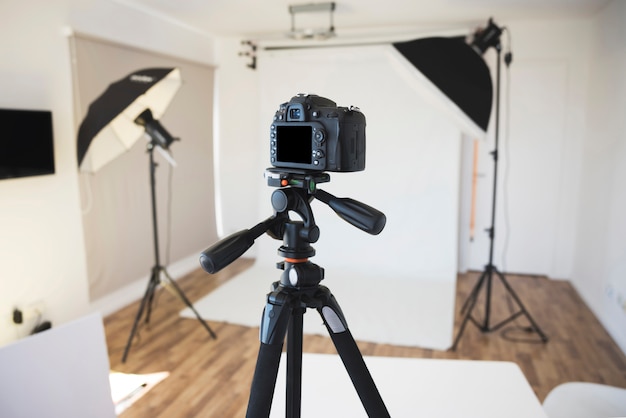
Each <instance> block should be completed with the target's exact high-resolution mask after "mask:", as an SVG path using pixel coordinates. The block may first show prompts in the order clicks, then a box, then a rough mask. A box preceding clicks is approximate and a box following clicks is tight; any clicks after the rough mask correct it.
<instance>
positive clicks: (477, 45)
mask: <svg viewBox="0 0 626 418" xmlns="http://www.w3.org/2000/svg"><path fill="white" fill-rule="evenodd" d="M501 33H502V29H501V28H499V27H498V26H496V25H495V24H494V23H493V20H491V19H490V20H489V23H488V26H487V28H486V29H484V30H483V31H481V32H479V33H477V35H476V38H475V39H474V41H473V43H472V47H474V49H475V50H476V51H477V52H479V53H480V54H482V53H484V52H485V51H486V50H487V49H488V48H489V47H490V46H493V47H494V48H495V49H496V52H497V63H496V122H495V123H496V126H495V149H494V151H493V152H491V155H492V156H493V161H494V164H493V194H492V201H491V227H490V228H488V229H487V232H488V234H489V240H490V246H489V263H488V264H487V265H486V266H485V270H484V271H483V272H482V274H481V276H480V278H479V279H478V282H477V283H476V285H475V286H474V288H473V290H472V291H471V293H470V295H469V297H468V298H467V300H466V301H465V303H464V304H463V307H462V309H461V313H463V312H465V316H464V317H463V320H462V322H461V325H460V327H459V333H458V334H457V336H456V338H455V340H454V344H453V345H452V347H451V350H453V351H454V350H456V347H457V346H458V344H459V340H460V339H461V336H462V335H463V331H464V330H465V326H466V325H467V322H468V321H469V320H471V321H472V322H473V323H474V324H475V325H476V326H477V327H478V329H480V330H481V331H482V332H492V331H496V330H498V329H500V328H501V327H502V326H504V325H505V324H507V323H509V322H511V321H513V320H514V319H516V318H518V317H519V316H521V315H523V316H525V317H526V318H527V319H528V321H529V322H530V324H531V327H530V328H531V329H532V331H534V332H536V333H537V334H538V335H539V337H540V338H541V341H542V342H544V343H546V342H547V341H548V337H547V336H546V335H545V334H544V333H543V332H542V331H541V329H540V328H539V326H538V325H537V324H536V323H535V321H534V320H533V318H532V317H531V316H530V314H529V313H528V311H527V310H526V308H525V307H524V305H523V303H522V301H521V299H520V298H519V296H518V295H517V294H516V293H515V291H514V290H513V288H512V287H511V285H510V284H509V283H508V282H507V280H506V278H505V277H504V275H503V274H502V273H501V272H500V271H498V269H497V267H496V266H495V265H494V264H493V250H494V237H495V221H496V189H497V184H498V181H497V180H498V142H499V141H498V140H499V132H500V129H499V128H500V65H501V52H502V45H501V43H500V35H501ZM509 60H510V57H507V62H510V61H509ZM494 275H495V277H496V278H498V279H500V281H501V282H502V284H503V285H504V288H505V289H506V291H507V292H508V293H509V294H510V295H511V297H512V298H513V300H514V301H515V303H516V304H517V305H518V307H519V310H518V311H517V312H515V313H513V314H512V315H511V316H509V317H508V318H506V319H504V320H503V321H501V322H499V323H498V324H496V325H490V319H491V318H490V314H491V290H492V282H493V279H494ZM483 286H484V288H485V315H484V318H483V321H482V322H479V321H477V320H476V319H475V318H474V317H473V316H472V311H473V310H474V307H475V306H476V302H477V300H478V296H479V293H480V291H481V290H483Z"/></svg>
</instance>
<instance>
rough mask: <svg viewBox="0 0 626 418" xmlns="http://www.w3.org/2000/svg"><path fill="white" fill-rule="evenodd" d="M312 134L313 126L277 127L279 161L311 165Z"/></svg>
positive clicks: (277, 155) (277, 154)
mask: <svg viewBox="0 0 626 418" xmlns="http://www.w3.org/2000/svg"><path fill="white" fill-rule="evenodd" d="M312 132H313V128H312V127H311V126H293V125H289V126H277V127H276V157H277V160H278V161H280V162H283V163H299V164H311V156H312V154H313V145H312V141H313V140H312Z"/></svg>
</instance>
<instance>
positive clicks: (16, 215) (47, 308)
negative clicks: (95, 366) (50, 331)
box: [0, 0, 215, 344]
mask: <svg viewBox="0 0 626 418" xmlns="http://www.w3.org/2000/svg"><path fill="white" fill-rule="evenodd" d="M0 15H2V16H3V23H2V26H1V27H0V36H1V37H2V43H0V56H2V68H1V70H0V72H1V73H2V78H1V80H0V90H1V91H2V92H3V94H2V95H1V97H0V106H1V107H4V108H24V109H48V110H52V114H53V125H54V140H55V160H56V174H54V175H50V176H43V177H32V178H22V179H11V180H2V181H0V201H1V202H2V204H1V205H0V231H2V234H1V235H0V344H4V343H6V342H8V341H11V340H13V339H15V338H17V337H18V336H22V335H25V334H27V333H28V332H29V331H30V329H31V328H32V325H34V321H36V317H32V318H31V317H29V318H27V319H28V321H27V322H28V323H27V324H25V325H24V326H23V327H21V328H15V327H14V326H13V324H12V321H11V319H12V315H11V313H12V310H13V308H14V307H19V308H21V309H24V310H26V311H27V312H30V308H32V309H35V308H39V309H44V316H45V318H46V319H49V320H51V321H52V323H53V325H58V324H60V323H64V322H67V321H69V320H71V319H73V318H76V317H79V316H81V315H83V314H84V313H86V312H87V311H89V310H90V306H89V300H88V292H87V278H86V264H85V249H84V242H83V231H82V222H81V212H80V210H81V209H80V202H79V198H78V196H79V194H78V171H77V167H76V146H75V143H76V127H75V126H74V114H73V112H74V110H73V104H72V79H71V62H70V53H69V44H68V39H67V37H66V35H65V33H64V28H66V27H71V28H73V29H74V30H76V31H80V32H83V33H87V34H91V35H95V36H100V37H104V38H107V39H111V40H116V41H120V42H124V43H127V44H131V45H136V46H140V47H143V48H147V49H153V50H157V51H161V52H164V53H169V54H174V55H177V56H180V57H183V58H190V59H194V60H196V61H200V62H206V63H211V62H213V61H214V58H215V57H214V48H213V41H212V40H211V39H208V38H207V37H205V36H201V35H199V34H197V33H194V32H191V31H189V30H186V29H185V28H182V27H179V26H175V25H173V24H171V23H168V22H165V21H163V20H161V19H159V18H156V17H153V16H150V15H146V14H144V13H141V12H139V11H136V10H133V9H128V8H127V7H125V6H124V5H122V4H120V3H119V2H112V1H107V0H91V1H80V0H29V1H25V2H1V3H0ZM139 295H140V293H138V294H137V295H136V296H135V297H139ZM118 307H119V306H118Z"/></svg>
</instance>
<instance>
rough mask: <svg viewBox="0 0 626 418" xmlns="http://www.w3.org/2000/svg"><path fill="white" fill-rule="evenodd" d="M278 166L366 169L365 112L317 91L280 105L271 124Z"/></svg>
mask: <svg viewBox="0 0 626 418" xmlns="http://www.w3.org/2000/svg"><path fill="white" fill-rule="evenodd" d="M270 162H271V164H272V165H273V166H274V167H277V168H280V169H282V168H285V169H298V170H307V171H334V172H351V171H362V170H364V169H365V115H363V113H361V112H360V111H359V109H358V108H356V107H352V106H351V107H349V108H348V107H338V106H337V104H336V103H335V102H333V101H332V100H330V99H327V98H325V97H321V96H317V95H313V94H299V95H297V96H294V97H292V98H291V100H290V101H289V102H287V103H283V104H281V105H280V108H279V109H278V110H277V111H276V114H275V115H274V121H273V122H272V125H271V127H270Z"/></svg>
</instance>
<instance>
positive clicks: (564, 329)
mask: <svg viewBox="0 0 626 418" xmlns="http://www.w3.org/2000/svg"><path fill="white" fill-rule="evenodd" d="M250 264H251V261H250V260H245V259H240V260H237V261H236V262H235V263H233V264H232V265H231V266H229V267H227V268H226V269H225V270H223V271H222V272H220V273H219V274H217V275H209V274H207V273H205V272H203V271H202V270H200V269H199V270H198V271H195V272H193V273H191V274H189V275H188V276H186V277H184V278H182V279H181V280H180V281H179V282H178V283H179V286H180V287H181V288H182V290H183V292H184V293H185V295H186V296H187V297H188V298H189V299H190V300H191V301H192V303H193V301H195V300H198V299H200V298H201V297H203V296H204V295H206V294H207V293H209V292H210V291H212V290H213V289H215V288H216V287H218V286H219V285H220V284H222V283H224V282H225V281H227V280H228V279H229V278H230V277H232V276H233V275H234V274H235V273H236V272H238V271H241V270H242V269H245V268H247V267H248V266H249V265H250ZM479 275H480V272H473V273H468V274H463V275H460V276H459V280H458V284H457V321H456V322H457V324H456V328H455V334H454V335H457V334H456V332H457V331H456V329H457V328H458V326H459V322H460V314H459V310H460V306H461V305H462V303H463V302H464V301H465V300H466V298H467V296H468V295H469V293H470V291H471V289H472V288H473V287H474V285H475V283H476V281H477V279H478V277H479ZM506 278H507V280H508V282H509V283H510V284H511V286H512V287H513V288H514V289H515V291H516V293H517V294H518V295H519V297H520V298H521V300H522V301H523V303H524V304H525V306H526V308H527V309H528V311H529V313H530V314H531V315H532V316H533V318H534V319H535V321H536V322H537V324H538V325H539V327H540V328H541V329H542V331H543V332H544V333H545V334H546V335H547V336H548V337H549V342H548V343H546V344H543V343H540V342H537V341H538V338H537V336H536V334H534V333H530V334H529V333H528V332H527V330H525V329H524V328H525V327H527V326H528V322H527V321H526V320H525V319H523V317H521V318H519V319H517V320H515V321H513V322H512V323H510V324H507V325H506V326H504V327H503V329H502V330H498V331H496V332H492V333H482V332H480V331H479V330H478V329H477V327H476V326H474V325H473V324H471V323H469V324H468V326H467V328H466V330H465V332H464V333H463V336H462V338H461V340H460V343H459V346H458V347H457V350H456V351H455V352H449V351H435V350H428V349H420V348H410V347H395V346H390V345H384V344H373V343H361V342H359V347H360V348H361V351H362V353H363V355H373V356H394V357H415V358H442V359H474V360H503V361H513V362H515V363H517V364H518V365H519V366H520V367H521V369H522V371H523V372H524V374H525V375H526V378H527V379H528V381H529V382H530V384H531V385H532V387H533V389H534V391H535V393H536V394H537V397H538V398H539V400H540V401H543V399H544V398H545V396H546V395H547V393H548V392H549V391H550V390H551V389H552V388H554V387H555V386H557V385H558V384H560V383H563V382H568V381H586V382H597V383H605V384H609V385H615V386H620V387H626V357H625V356H624V354H623V353H622V352H621V351H620V349H619V348H618V347H617V346H616V344H615V343H614V342H613V340H612V339H611V338H610V336H609V335H608V334H607V333H606V332H605V331H604V328H602V326H601V325H600V323H599V322H598V321H597V320H596V318H595V317H594V315H593V314H592V313H591V312H590V310H589V309H588V308H587V307H586V306H585V304H584V303H583V302H582V300H581V298H580V297H579V296H578V294H577V293H576V292H575V291H574V290H573V288H572V286H571V285H570V284H569V282H566V281H553V280H549V279H546V278H538V277H529V276H513V275H507V276H506ZM271 280H272V279H270V280H269V281H271ZM269 281H268V288H269ZM499 283H500V281H499V280H494V288H493V293H492V295H493V296H492V305H491V306H492V313H491V317H492V322H491V324H492V325H493V324H497V323H498V322H499V321H498V320H499V319H500V318H506V317H508V316H509V315H510V313H511V312H513V311H512V308H513V305H514V302H513V301H512V299H511V298H510V297H508V296H507V295H506V292H504V290H503V289H502V286H500V285H499ZM328 285H329V286H331V287H332V285H331V284H328ZM259 297H260V298H263V297H264V295H259ZM138 307H139V302H136V303H134V304H131V305H130V306H127V307H125V308H123V309H121V310H120V311H118V312H116V313H114V314H112V315H110V316H108V317H107V318H105V321H104V322H105V329H106V338H107V343H108V348H109V358H110V363H111V368H112V369H113V370H116V371H121V372H126V373H153V372H159V371H169V372H170V373H171V374H170V376H169V377H168V378H167V379H165V380H164V381H163V382H161V383H160V384H158V385H157V386H155V387H154V388H153V389H152V390H151V391H149V392H148V393H147V394H146V395H145V396H144V397H143V398H141V399H139V400H138V401H137V402H136V403H135V404H134V405H133V406H131V407H130V409H128V410H127V411H126V412H124V413H123V414H122V415H121V416H122V418H131V417H137V418H146V417H150V418H156V417H162V418H165V417H167V418H172V417H175V418H178V417H242V416H244V415H245V410H246V406H247V401H248V394H249V386H250V382H251V379H252V374H253V371H254V366H255V364H256V355H257V351H258V348H259V342H258V335H259V329H258V327H255V328H249V327H243V326H238V325H230V324H224V323H214V322H209V325H210V327H211V328H212V329H213V330H214V331H215V332H216V334H217V335H218V338H217V340H212V339H211V338H210V336H209V334H208V332H207V331H206V330H205V329H204V328H203V327H202V326H201V324H200V322H199V321H197V320H195V319H184V318H181V317H179V315H178V313H179V311H180V310H181V309H182V308H184V304H183V303H182V302H181V301H180V300H179V299H178V298H176V297H174V296H173V295H172V294H170V293H169V292H167V291H166V290H164V289H160V290H159V291H158V293H157V296H156V297H155V302H154V304H153V309H152V316H151V320H150V324H149V325H148V326H142V327H141V328H140V330H139V332H138V338H136V339H135V340H134V342H133V344H132V346H131V349H130V353H129V356H128V359H127V361H126V363H125V364H123V363H121V357H122V354H123V351H124V347H125V346H126V341H127V339H128V336H129V334H130V330H131V327H132V324H133V321H134V319H135V316H136V313H137V310H138ZM233 309H237V301H233ZM483 311H484V302H483V301H482V298H481V299H479V301H478V303H477V307H476V309H475V310H474V313H475V317H477V318H481V315H483V313H482V312H483ZM348 319H349V318H348ZM355 337H358V336H355ZM519 340H530V341H531V342H522V341H519ZM304 351H305V352H314V353H330V354H334V353H335V349H334V346H333V345H332V342H331V341H330V339H329V338H328V337H322V336H305V342H304Z"/></svg>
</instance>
